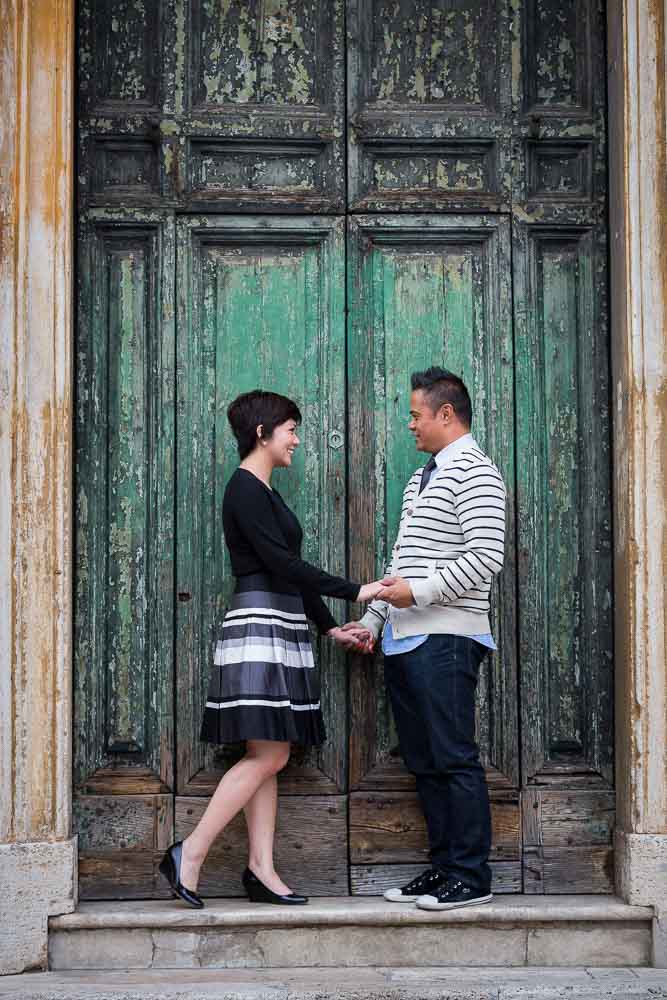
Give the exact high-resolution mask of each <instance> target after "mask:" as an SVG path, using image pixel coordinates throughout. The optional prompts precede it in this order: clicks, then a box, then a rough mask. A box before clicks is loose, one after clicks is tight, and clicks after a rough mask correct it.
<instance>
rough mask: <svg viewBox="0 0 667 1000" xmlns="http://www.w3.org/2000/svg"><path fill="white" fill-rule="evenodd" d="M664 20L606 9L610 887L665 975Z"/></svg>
mask: <svg viewBox="0 0 667 1000" xmlns="http://www.w3.org/2000/svg"><path fill="white" fill-rule="evenodd" d="M666 23H667V15H666V9H665V2H664V0H611V2H610V4H609V8H608V24H609V63H608V64H609V126H610V228H611V294H612V301H611V318H612V365H613V385H614V403H615V406H614V414H613V419H614V466H615V498H614V517H615V530H614V534H615V592H616V629H615V635H616V650H615V660H616V690H615V706H616V772H617V799H618V807H617V833H616V852H615V856H616V887H617V891H618V892H619V893H620V894H621V895H623V897H624V898H625V899H626V900H627V901H628V902H630V903H636V904H641V903H649V904H652V905H654V906H656V907H657V909H658V917H659V919H656V922H655V934H654V962H655V964H660V965H663V966H664V965H666V964H667V932H666V927H667V924H666V922H665V916H667V913H665V915H664V916H663V915H662V912H661V911H662V908H663V907H664V906H665V903H664V900H665V898H666V896H667V661H666V654H667V612H666V607H665V606H666V604H667V103H666V95H665V90H666V85H667V76H666V71H667V65H666V58H665V44H666V32H665V28H666Z"/></svg>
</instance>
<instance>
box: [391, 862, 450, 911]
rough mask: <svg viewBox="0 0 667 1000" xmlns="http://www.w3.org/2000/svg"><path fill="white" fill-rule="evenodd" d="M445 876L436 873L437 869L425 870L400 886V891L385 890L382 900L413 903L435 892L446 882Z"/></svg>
mask: <svg viewBox="0 0 667 1000" xmlns="http://www.w3.org/2000/svg"><path fill="white" fill-rule="evenodd" d="M447 878H448V876H447V874H446V873H445V872H441V871H438V869H437V868H427V869H426V871H425V872H422V873H421V875H418V876H417V878H413V880H412V882H408V884H407V885H404V886H402V887H401V888H400V889H387V891H386V892H385V894H384V898H385V899H388V900H389V902H390V903H414V902H415V900H417V899H419V897H420V896H424V894H425V893H429V892H435V891H436V890H437V889H439V888H440V886H441V885H444V884H445V882H446V881H447Z"/></svg>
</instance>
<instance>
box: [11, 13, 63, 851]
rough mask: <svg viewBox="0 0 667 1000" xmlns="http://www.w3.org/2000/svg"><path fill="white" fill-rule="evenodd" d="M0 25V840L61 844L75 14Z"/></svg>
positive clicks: (14, 16) (25, 16)
mask: <svg viewBox="0 0 667 1000" xmlns="http://www.w3.org/2000/svg"><path fill="white" fill-rule="evenodd" d="M0 10H1V15H0V39H1V42H0V46H1V48H0V91H1V92H2V95H3V115H4V116H5V117H4V120H3V127H2V129H1V130H0V169H1V172H2V179H3V182H4V181H5V180H6V182H7V183H3V184H2V186H1V188H0V191H1V194H0V199H1V201H0V219H1V223H2V226H1V232H2V244H1V246H0V313H1V314H2V324H1V333H0V353H1V371H2V376H1V379H2V381H1V382H0V787H1V788H2V795H1V796H0V841H8V842H30V841H33V842H34V841H40V840H62V839H66V838H68V837H69V836H70V786H71V777H70V764H71V738H72V734H71V725H70V711H71V697H70V684H71V673H70V655H71V636H70V587H71V565H72V554H71V547H70V502H71V494H70V480H71V434H70V421H71V350H70V336H71V332H70V321H71V313H70V308H71V301H70V300H71V296H70V280H71V234H70V226H71V222H70V217H71V203H72V202H71V199H72V159H71V140H72V113H71V104H70V100H71V93H72V84H73V50H72V29H73V6H72V5H71V4H70V3H69V0H50V2H46V0H45V2H42V3H37V2H36V3H30V4H20V3H14V4H12V3H10V4H3V6H2V8H0Z"/></svg>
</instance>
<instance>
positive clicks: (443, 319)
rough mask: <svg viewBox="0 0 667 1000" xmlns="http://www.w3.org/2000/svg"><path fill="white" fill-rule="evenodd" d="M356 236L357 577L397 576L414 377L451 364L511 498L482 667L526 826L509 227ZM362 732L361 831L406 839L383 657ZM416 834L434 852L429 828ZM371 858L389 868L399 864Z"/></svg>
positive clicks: (369, 675)
mask: <svg viewBox="0 0 667 1000" xmlns="http://www.w3.org/2000/svg"><path fill="white" fill-rule="evenodd" d="M349 230H350V244H349V269H348V299H349V304H350V342H349V365H348V378H349V383H350V456H351V462H350V529H349V531H350V565H351V573H352V575H353V576H355V577H357V578H359V579H371V578H372V577H374V576H375V575H377V574H379V573H382V572H383V571H384V568H385V565H386V561H387V559H388V557H389V553H390V550H391V548H392V545H393V541H394V536H395V532H396V529H397V527H398V518H399V512H400V506H401V496H402V493H403V489H404V486H405V483H406V482H407V480H408V478H409V477H410V475H411V474H412V472H413V471H414V469H415V467H416V466H417V465H419V464H420V462H421V457H420V456H419V455H418V454H417V453H416V452H415V450H414V443H413V440H412V436H411V434H410V433H409V431H408V429H407V417H408V409H409V392H410V389H409V384H410V383H409V379H410V373H411V372H412V371H415V370H419V369H423V368H426V367H428V366H430V365H432V364H438V363H441V364H444V365H445V366H446V367H450V368H452V369H453V370H454V371H457V372H460V373H461V374H462V376H463V378H464V379H465V381H466V383H467V384H468V385H469V387H470V390H471V395H472V398H473V399H474V401H475V420H474V432H475V434H476V436H477V437H478V440H479V442H480V445H481V446H482V447H483V448H486V449H488V451H489V453H490V454H491V455H492V456H493V458H494V461H495V462H496V463H497V464H498V466H499V468H500V469H501V471H502V473H503V476H504V478H505V481H506V483H507V486H508V490H509V501H508V518H507V523H508V533H507V558H506V564H505V570H504V572H503V575H502V578H501V581H500V583H498V582H496V584H495V585H494V590H493V613H492V620H493V628H494V634H495V635H496V636H497V639H498V644H499V649H500V651H499V653H498V654H497V655H495V656H493V657H491V658H487V659H486V660H485V661H484V664H483V667H482V678H481V682H480V698H479V713H478V730H479V737H480V741H481V744H482V748H483V758H484V762H485V764H486V766H487V769H488V776H489V780H490V783H491V785H492V787H493V789H494V795H495V796H496V799H497V800H498V802H500V801H501V800H502V801H503V802H505V803H509V806H508V807H509V808H510V809H511V810H512V811H513V815H514V818H515V824H516V828H517V829H518V823H519V798H518V787H519V774H518V755H517V746H518V734H517V690H516V687H517V658H516V643H515V593H514V564H515V545H514V500H513V492H514V491H513V483H514V446H513V440H514V429H513V412H514V407H513V357H512V326H511V313H510V301H511V299H510V280H509V279H510V263H509V233H510V225H509V220H507V219H505V218H498V217H495V218H494V217H493V216H459V217H457V216H447V215H438V216H419V217H416V216H402V217H397V216H385V217H382V216H380V217H377V216H374V217H372V216H359V217H357V218H355V219H351V220H350V223H349ZM350 732H351V739H350V782H351V787H352V788H353V789H359V790H369V791H371V790H372V792H373V794H372V795H368V796H366V795H361V794H360V795H353V796H352V797H351V801H350V821H351V825H352V829H355V827H356V826H357V825H358V824H359V822H360V820H359V813H360V811H361V812H362V813H368V812H371V813H375V823H376V824H377V825H378V827H379V828H382V829H387V830H391V829H393V830H395V831H396V834H397V837H398V839H399V840H402V833H401V835H400V836H398V831H403V830H404V822H405V819H404V812H403V809H404V802H403V799H402V798H401V797H400V796H398V797H397V796H396V795H394V794H392V795H390V796H389V798H388V799H387V798H386V797H385V796H383V795H382V794H380V793H381V792H384V791H385V790H391V791H392V793H393V792H398V791H399V790H403V789H404V790H408V789H412V788H413V787H414V781H413V778H412V777H411V776H410V775H409V774H408V772H407V771H406V770H405V769H404V767H403V765H402V762H401V758H400V753H399V749H398V740H397V737H396V732H395V729H394V724H393V720H392V718H391V713H390V709H389V705H388V703H387V700H386V695H385V689H384V681H383V668H382V663H381V658H380V662H378V664H377V666H376V669H375V670H372V669H369V667H368V665H367V663H366V661H365V660H363V658H356V662H355V664H354V666H353V668H352V670H351V674H350ZM410 794H411V801H412V800H413V796H412V793H410ZM369 822H370V823H371V826H372V825H373V822H371V821H369ZM362 827H363V823H362ZM415 836H416V837H417V839H418V840H419V842H420V844H421V848H420V850H421V852H422V853H423V850H424V849H425V841H424V838H423V829H422V827H419V828H418V830H417V832H416V833H415ZM405 850H408V849H407V848H406V847H405V845H404V846H403V847H401V851H402V857H401V859H400V860H402V861H408V860H411V859H410V857H409V856H408V857H404V856H403V854H404V852H405ZM364 851H365V848H362V847H360V848H359V850H357V851H356V853H355V848H354V844H353V845H352V860H353V862H361V861H368V860H371V858H369V857H368V856H366V855H365V854H364ZM412 853H413V855H414V852H412ZM409 854H410V850H408V855H409ZM371 855H372V860H375V861H377V862H378V863H382V862H383V861H384V860H385V859H384V857H383V856H382V855H381V854H380V855H375V854H374V853H373V852H372V851H371ZM519 857H520V850H519V845H518V842H516V843H514V846H513V857H512V859H510V860H513V861H514V864H515V866H518V865H519ZM395 860H396V862H397V863H398V860H399V859H395ZM412 860H415V861H416V860H417V858H416V857H414V856H413V858H412ZM517 877H518V870H517Z"/></svg>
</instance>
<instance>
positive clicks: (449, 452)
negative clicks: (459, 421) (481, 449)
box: [433, 433, 475, 471]
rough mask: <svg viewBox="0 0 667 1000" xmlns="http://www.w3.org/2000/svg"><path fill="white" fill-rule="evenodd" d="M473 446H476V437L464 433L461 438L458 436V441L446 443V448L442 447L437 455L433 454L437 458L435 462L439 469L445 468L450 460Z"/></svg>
mask: <svg viewBox="0 0 667 1000" xmlns="http://www.w3.org/2000/svg"><path fill="white" fill-rule="evenodd" d="M471 447H473V448H474V447H475V439H474V437H473V436H472V434H470V433H468V434H463V435H462V436H461V437H460V438H457V439H456V441H452V443H451V444H448V445H445V447H444V448H441V449H440V451H439V452H438V454H437V455H434V456H433V457H434V458H435V464H436V466H437V468H438V471H439V470H440V469H443V468H444V467H445V466H446V465H449V464H450V462H452V460H453V459H455V458H456V456H457V455H459V454H460V453H461V452H462V451H465V449H466V448H471Z"/></svg>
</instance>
